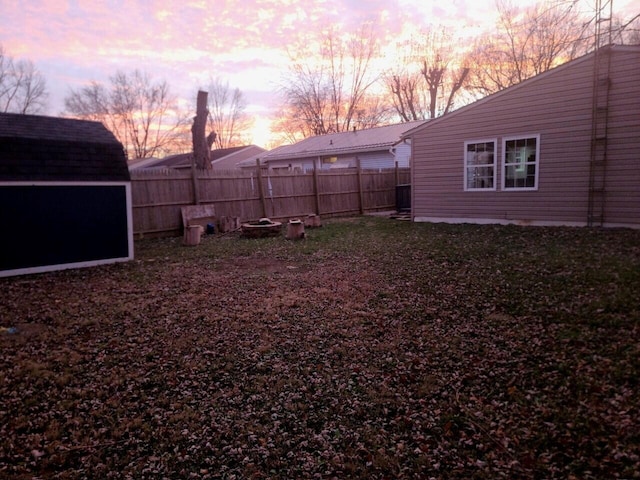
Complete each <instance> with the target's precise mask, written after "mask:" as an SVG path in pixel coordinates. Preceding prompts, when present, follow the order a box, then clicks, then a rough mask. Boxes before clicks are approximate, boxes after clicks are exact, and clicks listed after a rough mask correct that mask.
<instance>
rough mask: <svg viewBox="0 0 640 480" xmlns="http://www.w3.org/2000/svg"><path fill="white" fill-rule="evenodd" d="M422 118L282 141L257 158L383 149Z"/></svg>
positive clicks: (398, 138) (298, 156)
mask: <svg viewBox="0 0 640 480" xmlns="http://www.w3.org/2000/svg"><path fill="white" fill-rule="evenodd" d="M425 122H426V120H420V121H416V122H407V123H396V124H394V125H385V126H383V127H374V128H367V129H364V130H355V131H349V132H340V133H330V134H327V135H318V136H315V137H309V138H305V139H304V140H300V141H299V142H297V143H294V144H292V145H282V146H280V147H278V148H275V149H274V150H271V151H270V152H268V153H265V154H264V155H263V156H262V157H260V160H262V161H266V162H269V161H272V160H285V159H293V158H307V157H317V156H330V155H345V154H349V153H362V152H375V151H379V150H387V149H389V148H391V147H392V146H393V145H394V144H396V143H397V142H398V140H400V137H401V135H402V134H403V133H404V132H406V131H407V130H411V129H413V128H415V127H417V126H419V125H422V124H423V123H425Z"/></svg>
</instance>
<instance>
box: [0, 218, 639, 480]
mask: <svg viewBox="0 0 640 480" xmlns="http://www.w3.org/2000/svg"><path fill="white" fill-rule="evenodd" d="M307 234H308V238H307V239H306V240H305V241H303V242H288V241H286V240H284V239H283V238H275V239H261V240H246V239H240V238H237V237H234V236H226V237H219V236H217V237H205V238H204V240H203V243H202V244H201V245H199V246H198V247H183V246H182V245H181V241H180V239H177V238H171V239H161V240H145V241H140V242H138V243H136V260H135V261H134V262H130V263H127V264H118V265H110V266H104V267H98V268H91V269H82V270H74V271H64V272H55V273H49V274H41V275H35V276H28V277H16V278H10V279H0V289H1V291H2V297H1V301H0V326H4V327H10V326H13V327H16V328H17V329H18V332H17V333H15V334H9V333H6V332H5V333H2V334H0V347H1V353H0V367H1V368H0V438H2V442H0V477H8V478H15V479H27V478H61V479H62V478H74V479H75V478H87V479H93V478H136V479H144V478H149V479H152V478H153V479H156V478H202V479H205V478H210V479H222V478H224V479H231V478H236V479H241V478H242V479H244V478H249V479H260V478H274V479H291V478H367V479H376V478H379V479H382V478H443V479H470V478H475V479H494V478H509V479H515V478H558V479H560V478H562V479H566V478H575V479H602V478H638V476H639V473H638V472H640V433H639V432H640V411H639V404H640V395H639V393H640V391H639V388H638V373H639V370H640V360H639V358H640V355H639V354H640V351H639V350H640V345H639V341H638V338H640V335H639V333H640V332H639V320H640V295H638V292H640V232H639V231H628V230H591V229H564V228H553V229H551V228H549V229H547V228H519V227H499V226H472V225H430V224H411V223H408V222H399V221H392V220H388V219H384V218H370V217H362V218H357V219H348V220H335V221H332V222H329V223H327V224H326V225H325V226H324V227H322V228H321V229H316V230H308V231H307Z"/></svg>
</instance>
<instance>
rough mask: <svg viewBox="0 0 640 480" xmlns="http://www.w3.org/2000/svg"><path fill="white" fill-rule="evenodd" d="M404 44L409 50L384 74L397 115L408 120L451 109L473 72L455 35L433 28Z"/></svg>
mask: <svg viewBox="0 0 640 480" xmlns="http://www.w3.org/2000/svg"><path fill="white" fill-rule="evenodd" d="M401 47H404V48H400V50H401V51H402V50H404V51H405V54H404V55H402V56H401V57H400V61H399V64H398V65H397V66H396V67H395V68H392V69H390V70H389V71H387V73H386V74H385V77H384V82H385V85H386V88H387V91H388V93H389V96H390V98H391V99H392V102H393V106H394V108H395V111H396V113H397V115H398V116H400V118H401V119H402V120H403V121H407V122H408V121H413V120H424V119H427V118H435V117H437V116H440V115H444V114H446V113H448V112H449V111H451V110H452V109H453V108H454V107H455V106H456V101H457V100H458V97H459V94H460V92H461V90H462V89H463V88H464V86H465V82H466V80H467V77H468V74H469V69H468V68H466V67H465V66H464V65H462V64H461V58H462V56H461V54H460V53H459V52H458V51H457V46H456V42H455V40H454V38H453V37H452V35H451V34H450V33H448V31H447V30H445V29H444V28H443V27H438V28H433V29H430V30H428V31H426V32H425V33H424V34H422V36H421V37H420V38H418V39H412V40H409V41H408V42H406V43H405V44H404V45H401Z"/></svg>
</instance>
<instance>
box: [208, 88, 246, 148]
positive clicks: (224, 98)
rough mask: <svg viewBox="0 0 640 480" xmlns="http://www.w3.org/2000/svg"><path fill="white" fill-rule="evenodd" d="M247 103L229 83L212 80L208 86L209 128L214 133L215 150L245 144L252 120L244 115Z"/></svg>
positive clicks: (238, 90)
mask: <svg viewBox="0 0 640 480" xmlns="http://www.w3.org/2000/svg"><path fill="white" fill-rule="evenodd" d="M246 107H247V102H246V101H245V98H244V95H243V94H242V92H241V91H240V89H238V88H234V89H233V90H232V89H231V88H230V87H229V82H226V83H225V82H222V80H221V79H219V78H215V79H212V80H211V82H210V85H209V127H210V129H211V130H212V131H214V132H215V133H216V140H215V143H214V145H215V148H228V147H235V146H238V145H242V144H244V143H246V142H247V138H248V136H249V135H248V134H249V130H250V129H251V127H252V126H253V122H252V120H251V119H250V118H249V116H248V115H247V114H246V113H245V109H246Z"/></svg>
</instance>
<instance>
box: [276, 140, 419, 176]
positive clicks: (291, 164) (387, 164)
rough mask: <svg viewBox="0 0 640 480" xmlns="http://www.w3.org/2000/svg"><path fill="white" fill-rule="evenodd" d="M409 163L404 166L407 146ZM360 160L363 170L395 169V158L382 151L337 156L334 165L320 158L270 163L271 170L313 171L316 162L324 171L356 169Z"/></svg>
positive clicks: (407, 147) (387, 151)
mask: <svg viewBox="0 0 640 480" xmlns="http://www.w3.org/2000/svg"><path fill="white" fill-rule="evenodd" d="M404 151H405V155H406V157H407V162H406V163H405V164H404V165H402V164H401V165H400V167H402V166H405V167H406V166H408V156H409V152H410V147H409V146H408V145H407V146H406V147H405V148H404ZM358 159H359V160H360V167H361V168H363V169H380V168H394V167H395V161H396V159H395V157H394V155H393V154H392V153H391V152H390V151H389V150H382V151H376V152H363V153H357V154H353V153H350V154H347V155H336V161H335V162H334V163H326V162H323V161H322V160H321V159H318V158H311V157H308V158H299V159H290V160H271V161H269V168H270V169H277V168H290V169H292V170H294V169H296V168H299V169H301V170H303V171H308V170H313V165H314V160H315V163H316V165H318V168H320V169H322V170H328V169H333V168H355V167H357V166H358Z"/></svg>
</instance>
